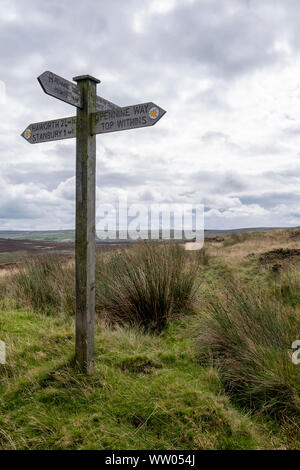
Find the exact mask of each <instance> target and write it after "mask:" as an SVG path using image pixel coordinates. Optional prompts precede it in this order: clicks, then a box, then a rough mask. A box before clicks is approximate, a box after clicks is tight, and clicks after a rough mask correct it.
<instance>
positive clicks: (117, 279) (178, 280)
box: [96, 243, 197, 331]
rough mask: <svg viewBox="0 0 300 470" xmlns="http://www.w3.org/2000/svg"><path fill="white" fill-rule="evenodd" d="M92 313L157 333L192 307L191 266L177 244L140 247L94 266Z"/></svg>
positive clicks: (192, 265)
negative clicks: (93, 306) (173, 318)
mask: <svg viewBox="0 0 300 470" xmlns="http://www.w3.org/2000/svg"><path fill="white" fill-rule="evenodd" d="M96 275H97V281H96V305H97V311H100V312H105V313H106V315H108V317H109V318H110V319H111V320H115V321H117V322H119V323H121V324H131V325H133V324H135V325H139V326H141V327H142V328H144V329H149V330H158V331H161V330H162V329H163V328H164V327H165V326H166V325H167V323H168V322H169V320H170V318H172V317H174V316H175V315H177V314H179V313H182V312H183V311H185V312H186V311H187V310H189V309H191V308H192V306H193V302H194V300H195V293H196V284H195V280H196V275H197V270H196V264H194V263H191V262H189V261H188V257H187V256H186V252H185V251H184V248H182V247H181V246H178V245H159V244H157V245H155V244H148V243H143V244H140V245H138V246H136V247H134V248H133V249H131V250H128V251H127V252H122V253H117V254H112V255H111V256H110V257H107V256H106V257H105V258H100V259H98V261H97V264H96Z"/></svg>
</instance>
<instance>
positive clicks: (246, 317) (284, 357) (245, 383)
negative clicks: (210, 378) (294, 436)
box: [198, 281, 300, 418]
mask: <svg viewBox="0 0 300 470" xmlns="http://www.w3.org/2000/svg"><path fill="white" fill-rule="evenodd" d="M299 331H300V315H299V311H296V310H294V309H291V308H289V307H288V306H284V305H283V304H282V303H279V302H277V301H275V300H274V299H272V298H271V296H270V295H269V294H266V292H262V291H260V290H259V289H258V288H253V287H250V286H247V287H245V285H240V284H239V283H238V282H237V281H235V282H228V283H227V284H225V285H224V286H223V288H222V290H220V289H218V290H217V291H216V290H215V291H214V292H213V295H212V296H211V297H210V298H209V300H208V301H207V306H206V314H205V315H204V318H203V320H202V323H201V332H200V335H199V338H198V352H199V357H200V359H201V361H202V362H203V363H209V364H213V365H214V366H215V367H216V368H217V369H218V371H219V373H220V376H221V379H222V382H223V383H224V385H225V387H226V390H227V391H228V392H229V393H230V394H231V395H233V396H234V397H235V399H236V400H237V401H239V402H241V403H242V404H243V405H246V406H248V407H250V408H252V409H254V408H255V409H260V410H262V409H263V410H266V411H267V412H268V414H269V415H273V416H275V417H280V418H285V417H295V416H297V415H298V417H299V416H300V369H299V367H297V366H296V365H294V364H293V363H292V361H291V357H290V355H289V352H290V348H291V344H292V342H293V341H294V340H295V339H297V338H298V336H299Z"/></svg>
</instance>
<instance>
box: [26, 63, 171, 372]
mask: <svg viewBox="0 0 300 470" xmlns="http://www.w3.org/2000/svg"><path fill="white" fill-rule="evenodd" d="M74 80H75V81H76V82H77V84H75V83H74V82H70V81H68V80H66V79H64V78H62V77H59V76H58V75H56V74H54V73H52V72H49V71H47V72H44V73H43V74H42V75H40V76H39V77H38V81H39V83H40V85H41V86H42V88H43V90H44V92H45V93H47V94H48V95H50V96H53V97H55V98H58V99H59V100H62V101H65V102H66V103H68V104H71V105H72V106H75V107H76V108H77V115H76V116H72V117H67V118H61V119H53V120H51V121H44V122H38V123H32V124H29V125H28V126H27V127H26V129H25V130H24V131H23V132H22V134H21V136H22V137H23V138H24V139H25V140H27V142H29V143H30V144H38V143H42V142H50V141H53V140H61V139H70V138H73V137H76V235H75V271H76V322H75V323H76V345H75V356H76V363H77V364H78V366H79V367H80V369H81V370H82V371H83V372H85V373H92V371H93V367H94V314H95V201H96V197H95V195H96V134H104V133H107V132H115V131H121V130H128V129H135V128H138V127H148V126H153V125H154V124H156V123H157V122H158V121H159V120H160V119H161V118H162V116H163V115H164V114H165V113H166V111H164V110H163V109H162V108H160V107H159V106H157V105H156V104H154V103H152V102H150V103H141V104H136V105H133V106H126V107H119V106H117V105H116V104H114V103H112V102H111V101H108V100H106V99H104V98H102V97H100V96H97V95H96V87H97V84H98V83H100V81H99V80H97V79H96V78H94V77H91V76H90V75H82V76H79V77H75V78H74Z"/></svg>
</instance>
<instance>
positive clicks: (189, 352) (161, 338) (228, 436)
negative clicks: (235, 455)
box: [0, 230, 300, 449]
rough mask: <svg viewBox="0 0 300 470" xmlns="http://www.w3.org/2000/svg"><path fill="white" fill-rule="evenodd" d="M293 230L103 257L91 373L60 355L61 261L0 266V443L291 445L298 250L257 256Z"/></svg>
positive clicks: (64, 307) (67, 326) (65, 283)
mask: <svg viewBox="0 0 300 470" xmlns="http://www.w3.org/2000/svg"><path fill="white" fill-rule="evenodd" d="M298 235H299V233H298V232H297V231H296V232H295V233H294V232H293V233H291V232H290V231H283V230H280V231H279V230H277V231H274V232H270V233H268V234H262V235H260V236H259V237H255V235H251V236H249V237H248V236H247V237H245V238H244V239H243V240H242V241H239V242H238V243H235V244H231V243H229V244H227V243H225V244H223V243H220V242H215V241H211V242H208V243H207V244H206V246H205V251H203V252H200V253H197V252H186V253H185V252H183V251H182V250H180V249H179V251H178V252H177V251H176V252H170V251H164V249H165V248H164V247H163V249H161V250H159V251H155V250H156V248H155V249H154V250H153V249H152V247H149V245H148V246H147V247H146V248H145V250H146V251H139V252H136V251H135V250H129V251H128V252H122V254H121V255H116V254H115V253H108V254H105V256H103V257H102V258H101V259H99V260H98V268H97V282H96V293H97V312H98V314H99V315H98V316H97V324H96V328H95V339H96V357H95V374H94V375H93V376H84V375H82V374H81V373H80V372H79V371H77V370H76V368H74V364H73V358H74V318H73V315H72V313H73V310H74V290H72V289H73V288H74V287H73V286H74V282H73V280H74V272H73V270H74V267H73V265H72V263H70V262H67V263H66V262H64V263H58V261H57V259H56V260H55V259H54V258H52V259H51V260H50V261H49V260H47V259H43V260H42V262H41V263H37V261H34V262H33V263H37V264H30V265H28V266H27V267H26V266H24V269H23V270H20V271H16V272H13V273H11V274H10V275H9V274H7V276H2V277H1V278H0V295H1V298H2V302H1V304H2V308H3V310H2V311H1V313H0V339H1V340H3V341H5V342H6V344H7V354H8V357H7V365H4V366H1V365H0V448H3V449H48V448H49V449H276V448H288V449H299V448H300V423H299V420H298V416H300V413H299V372H300V369H299V367H300V366H296V365H294V364H292V362H291V360H290V359H291V358H290V355H291V352H292V351H291V349H290V348H291V344H292V342H293V341H294V340H296V339H299V330H300V324H299V318H300V316H299V286H300V282H299V280H300V278H299V272H300V271H299V257H297V256H294V255H293V252H292V251H290V252H289V253H288V252H285V253H287V254H288V255H287V256H285V257H284V260H280V262H279V260H278V259H276V256H277V255H276V252H275V255H276V256H275V257H274V254H272V256H271V257H270V256H268V253H269V252H270V251H272V250H273V251H274V250H278V248H289V249H290V248H298V247H300V242H299V240H298ZM224 245H225V246H224ZM147 250H150V252H149V251H147ZM266 253H267V254H266ZM278 253H279V254H280V252H278ZM158 260H159V263H158ZM266 260H267V261H266ZM195 266H196V267H197V269H196V271H195ZM274 266H276V271H275V270H274V269H273V268H274ZM179 274H180V275H181V285H180V288H179V289H178V284H177V277H178V275H179ZM195 276H196V277H195ZM195 283H196V287H197V286H199V287H200V290H199V292H198V293H197V298H196V297H195V295H194V285H195ZM176 286H177V287H176ZM18 289H19V290H18ZM178 292H179V296H178ZM186 292H187V293H188V294H189V295H188V296H186V295H185V293H186ZM149 293H150V295H149ZM178 298H179V300H180V302H181V304H180V302H179V301H178V300H177V299H178ZM67 299H69V300H67ZM134 299H135V300H134ZM133 300H134V301H133ZM137 307H138V308H140V307H142V308H143V311H144V312H146V315H145V316H144V319H145V318H146V323H145V320H143V317H142V315H141V313H140V310H138V308H137ZM168 309H169V310H168ZM104 312H106V313H105V314H104ZM124 312H125V317H126V316H127V319H128V320H127V321H123V319H124V316H123V315H124ZM132 312H133V313H132ZM157 312H158V313H159V315H160V317H161V318H162V321H159V322H157V326H158V327H156V328H154V329H155V331H156V332H155V334H154V333H153V331H152V330H153V328H152V327H150V328H145V324H148V325H153V324H155V322H156V321H157V316H155V315H157ZM118 315H119V316H118ZM131 315H132V317H131ZM107 317H110V321H107ZM112 317H115V321H114V322H112V321H111V318H112ZM131 318H134V321H131ZM153 318H154V323H153ZM116 320H117V321H116ZM141 326H142V328H141ZM199 357H200V359H201V361H199Z"/></svg>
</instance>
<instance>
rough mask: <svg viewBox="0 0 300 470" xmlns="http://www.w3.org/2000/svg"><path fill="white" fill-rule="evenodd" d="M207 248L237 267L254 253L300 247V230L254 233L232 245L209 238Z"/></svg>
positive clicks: (208, 252)
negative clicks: (225, 244)
mask: <svg viewBox="0 0 300 470" xmlns="http://www.w3.org/2000/svg"><path fill="white" fill-rule="evenodd" d="M298 235H299V236H298ZM226 238H228V237H225V240H226ZM205 248H206V251H207V254H208V255H209V256H210V257H218V258H223V259H224V260H225V261H226V263H227V264H228V265H229V266H230V267H236V266H238V265H239V264H240V263H242V262H243V261H244V260H245V259H246V258H247V257H248V256H249V255H250V254H252V253H254V254H255V255H259V254H262V253H266V252H268V251H272V250H276V249H280V248H290V249H295V248H297V249H300V230H299V229H298V230H297V229H285V230H282V229H281V230H272V231H270V232H267V233H259V234H255V233H253V234H250V236H249V238H247V239H245V240H244V241H242V242H240V243H236V244H234V245H231V246H224V243H217V242H210V241H209V239H208V240H206V242H205Z"/></svg>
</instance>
